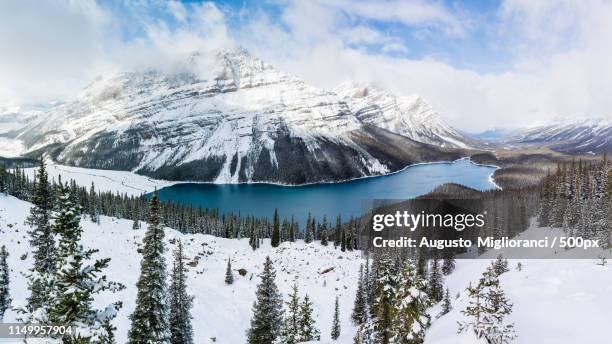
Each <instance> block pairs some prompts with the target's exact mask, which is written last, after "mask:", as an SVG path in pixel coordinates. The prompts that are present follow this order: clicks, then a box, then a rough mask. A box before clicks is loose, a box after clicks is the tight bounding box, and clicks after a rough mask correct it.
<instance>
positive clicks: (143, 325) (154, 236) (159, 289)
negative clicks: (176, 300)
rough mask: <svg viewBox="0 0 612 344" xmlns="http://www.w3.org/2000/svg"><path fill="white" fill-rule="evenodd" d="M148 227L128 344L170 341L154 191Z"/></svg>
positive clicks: (161, 245) (162, 238)
mask: <svg viewBox="0 0 612 344" xmlns="http://www.w3.org/2000/svg"><path fill="white" fill-rule="evenodd" d="M148 222H149V226H148V229H147V232H146V233H145V236H144V239H143V251H142V260H141V263H140V277H139V279H138V282H137V283H136V287H137V288H138V292H137V294H136V308H135V309H134V312H133V313H132V315H131V316H130V320H131V328H130V331H129V332H128V343H129V344H149V343H161V344H164V343H169V340H170V328H169V325H168V309H167V303H166V261H165V258H164V251H165V248H164V228H163V225H162V224H161V219H160V204H159V199H158V198H157V192H155V193H154V194H153V197H152V198H151V202H150V206H149V221H148Z"/></svg>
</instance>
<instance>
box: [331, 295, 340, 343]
mask: <svg viewBox="0 0 612 344" xmlns="http://www.w3.org/2000/svg"><path fill="white" fill-rule="evenodd" d="M338 337H340V304H339V303H338V295H336V303H335V305H334V320H333V321H332V329H331V339H333V340H336V339H338Z"/></svg>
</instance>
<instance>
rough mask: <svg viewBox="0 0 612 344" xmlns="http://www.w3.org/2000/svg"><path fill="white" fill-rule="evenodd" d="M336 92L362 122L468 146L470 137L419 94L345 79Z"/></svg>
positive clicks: (417, 137) (431, 141) (421, 139)
mask: <svg viewBox="0 0 612 344" xmlns="http://www.w3.org/2000/svg"><path fill="white" fill-rule="evenodd" d="M335 92H336V93H337V94H338V95H339V96H341V97H342V98H343V99H344V100H345V101H346V103H347V105H348V106H349V108H350V110H351V112H352V113H353V114H354V115H355V116H356V117H357V119H359V120H360V121H361V122H363V123H368V124H371V125H374V126H376V127H379V128H383V129H386V130H388V131H391V132H393V133H396V134H400V135H402V136H406V137H409V138H411V139H413V140H415V141H419V142H424V143H429V144H432V145H437V146H442V147H445V146H449V147H463V148H467V145H466V143H467V142H468V141H469V139H468V138H467V137H465V136H464V135H462V134H461V133H459V132H458V131H456V130H455V129H454V128H452V127H451V126H450V125H448V124H447V123H446V122H444V120H442V118H441V117H440V115H439V114H438V113H437V112H436V111H435V110H434V109H433V108H432V107H431V105H429V103H427V102H426V101H425V100H424V99H423V98H421V97H420V96H418V95H416V94H415V95H412V96H408V97H406V96H396V95H394V94H393V93H391V92H389V91H387V90H383V89H380V88H377V87H375V86H372V85H359V84H354V83H350V82H347V83H343V84H342V85H340V86H339V87H338V88H336V90H335Z"/></svg>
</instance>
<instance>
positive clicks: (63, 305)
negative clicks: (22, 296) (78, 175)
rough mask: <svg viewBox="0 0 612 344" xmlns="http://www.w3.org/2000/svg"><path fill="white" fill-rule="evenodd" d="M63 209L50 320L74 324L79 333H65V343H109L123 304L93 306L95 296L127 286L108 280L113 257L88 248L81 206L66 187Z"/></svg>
mask: <svg viewBox="0 0 612 344" xmlns="http://www.w3.org/2000/svg"><path fill="white" fill-rule="evenodd" d="M59 199H60V209H59V212H58V214H57V216H56V217H55V221H54V223H53V232H54V233H57V234H58V236H59V245H58V247H57V250H56V252H57V257H56V262H57V270H55V272H54V273H53V274H52V276H51V280H52V283H51V285H52V286H53V290H52V292H51V293H50V294H49V295H47V297H48V299H49V301H50V308H49V322H50V323H52V324H64V325H71V326H75V327H76V328H77V331H76V333H72V334H65V335H64V336H63V341H64V343H90V342H91V343H108V342H109V340H110V337H112V332H111V333H108V332H107V331H108V330H109V327H108V326H107V325H108V324H110V322H111V320H112V319H114V318H115V316H116V314H117V311H118V310H119V309H120V308H121V302H115V303H112V304H109V305H107V306H106V307H105V308H104V309H101V310H95V309H93V306H92V302H93V301H94V296H95V295H98V294H100V293H103V292H106V291H111V292H116V291H119V290H121V289H123V288H124V286H123V285H121V284H119V283H115V282H111V281H108V280H107V276H106V275H104V269H106V268H107V267H108V264H109V262H110V258H105V259H96V260H94V259H93V255H94V254H96V253H97V252H98V250H96V249H86V248H84V247H83V245H82V244H81V234H82V232H83V229H82V228H81V225H80V215H79V214H80V213H81V211H80V206H79V205H76V204H74V203H73V202H74V199H75V198H73V197H71V196H70V192H69V191H67V190H62V193H61V195H60V197H59Z"/></svg>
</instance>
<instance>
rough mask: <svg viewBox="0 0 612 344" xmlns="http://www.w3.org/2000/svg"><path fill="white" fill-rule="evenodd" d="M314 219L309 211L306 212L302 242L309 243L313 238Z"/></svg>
mask: <svg viewBox="0 0 612 344" xmlns="http://www.w3.org/2000/svg"><path fill="white" fill-rule="evenodd" d="M313 227H314V220H313V218H312V215H311V214H310V212H308V218H307V219H306V233H305V237H304V242H305V243H307V244H309V243H311V242H312V240H313V238H312V237H313V231H314V228H313Z"/></svg>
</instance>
